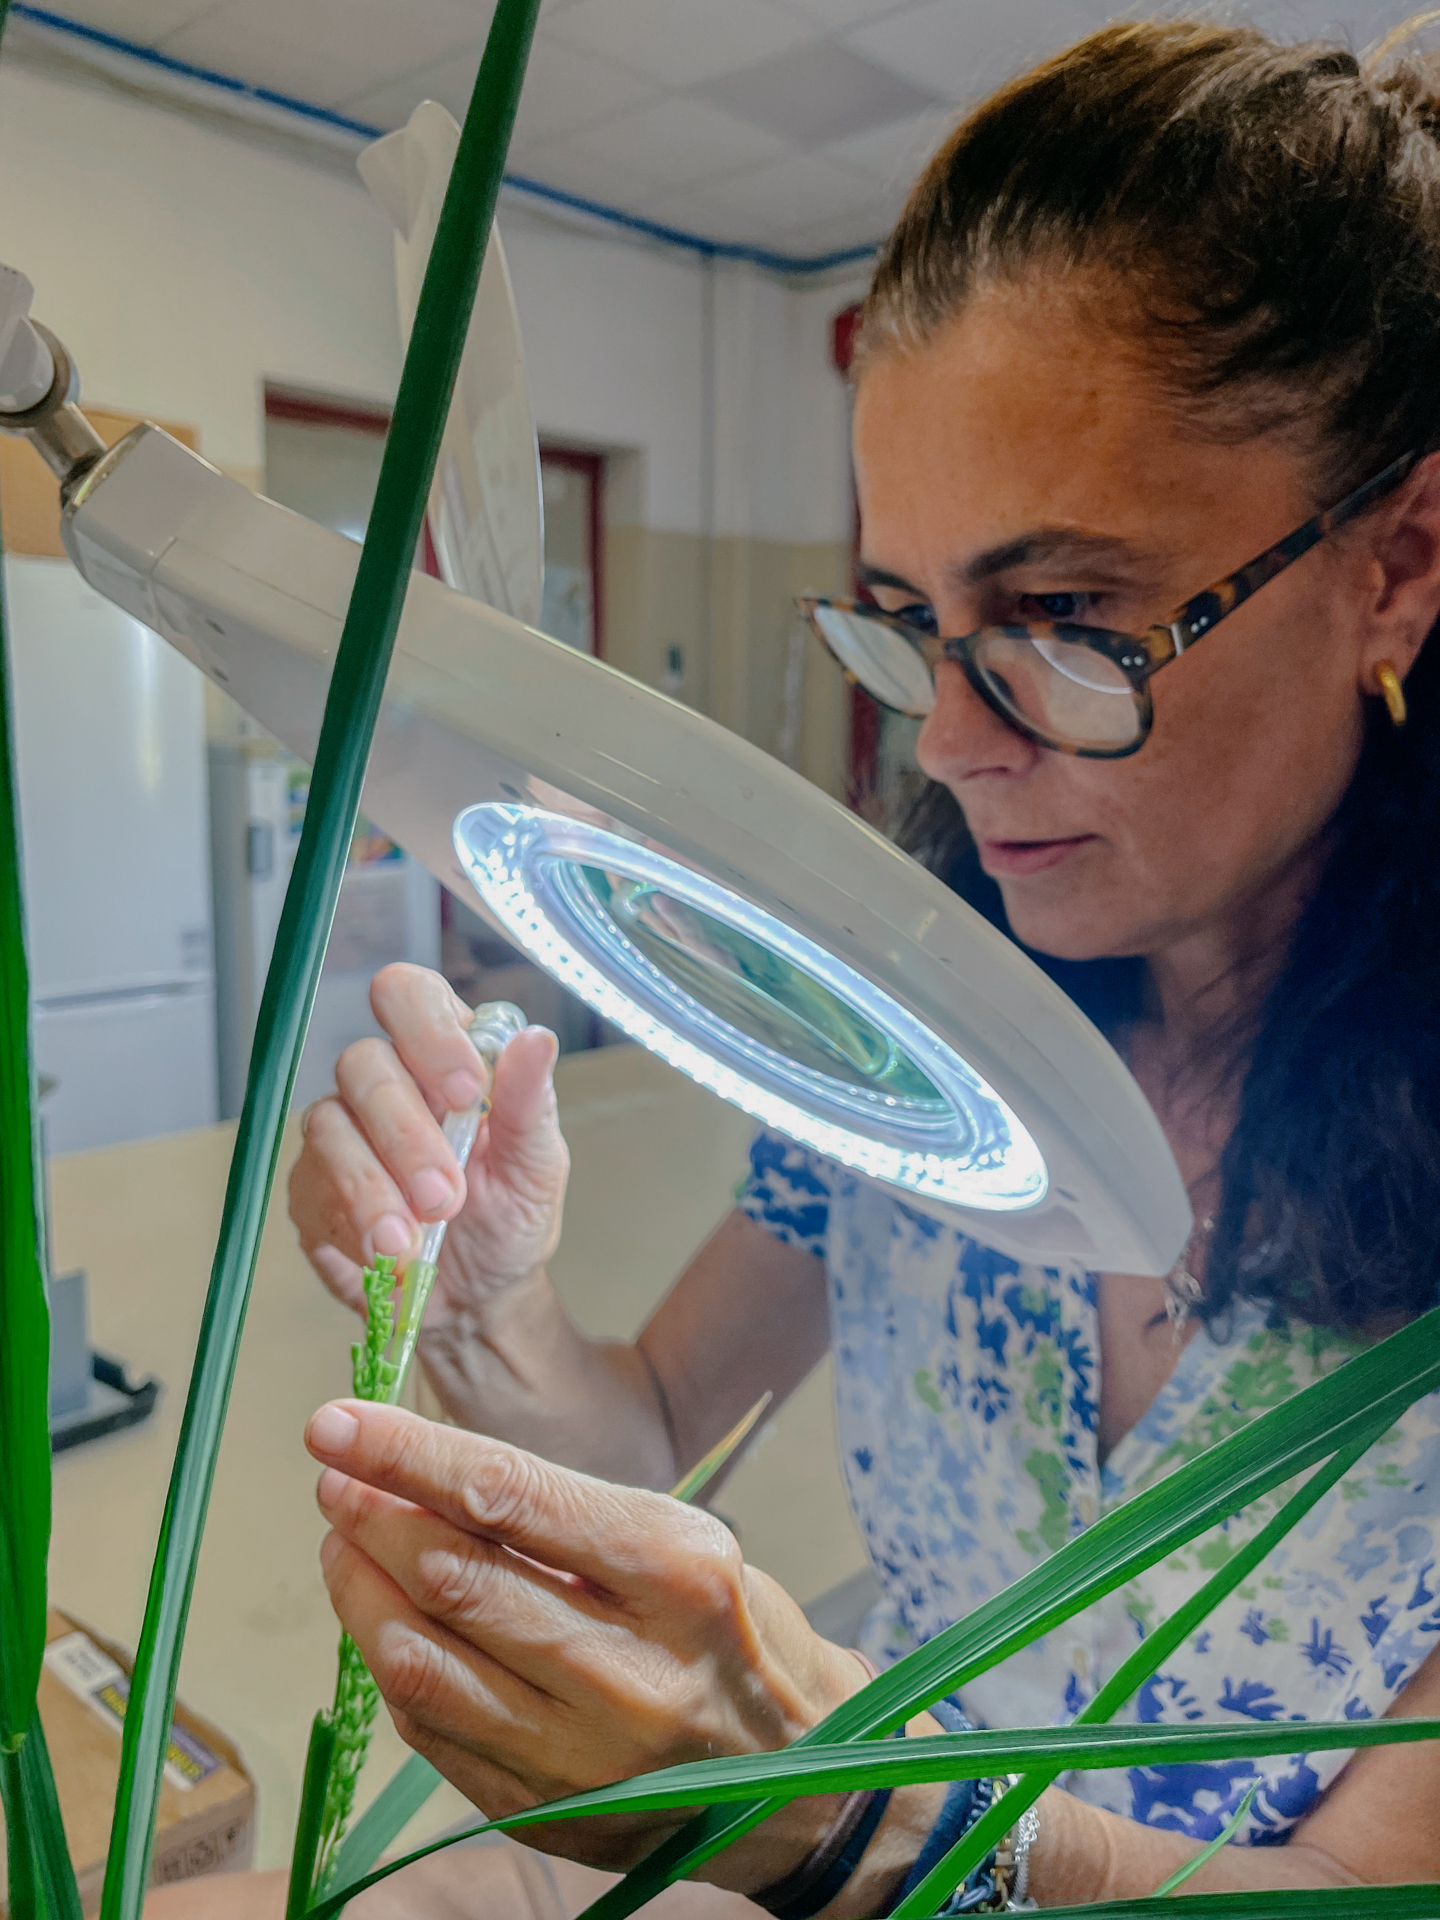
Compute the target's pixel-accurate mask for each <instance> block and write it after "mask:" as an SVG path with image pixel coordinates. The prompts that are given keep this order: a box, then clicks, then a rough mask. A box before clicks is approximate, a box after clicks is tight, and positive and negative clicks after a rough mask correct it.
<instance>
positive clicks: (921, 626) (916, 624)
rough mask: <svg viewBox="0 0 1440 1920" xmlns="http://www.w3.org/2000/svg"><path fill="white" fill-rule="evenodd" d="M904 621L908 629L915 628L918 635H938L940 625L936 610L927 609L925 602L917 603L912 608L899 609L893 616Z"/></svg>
mask: <svg viewBox="0 0 1440 1920" xmlns="http://www.w3.org/2000/svg"><path fill="white" fill-rule="evenodd" d="M893 617H894V618H895V619H896V620H902V621H903V622H904V623H905V625H906V626H907V627H913V628H914V629H915V631H916V633H930V634H933V633H938V632H939V630H940V629H939V623H938V622H937V620H936V618H935V609H934V608H933V607H927V606H926V605H925V604H924V602H923V601H917V602H916V604H915V605H914V606H911V607H897V608H896V609H895V613H894V616H893Z"/></svg>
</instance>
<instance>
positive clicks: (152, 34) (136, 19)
mask: <svg viewBox="0 0 1440 1920" xmlns="http://www.w3.org/2000/svg"><path fill="white" fill-rule="evenodd" d="M214 6H215V0H144V5H140V4H137V0H65V4H64V7H63V12H64V16H65V18H66V19H67V20H78V21H79V23H80V25H81V26H82V27H98V28H99V29H100V31H101V32H102V33H113V34H117V35H118V36H119V37H120V39H122V40H134V41H136V42H138V43H139V44H140V45H141V46H144V47H151V46H154V44H155V42H156V41H157V40H159V39H161V38H163V36H164V35H165V34H167V33H174V32H175V30H176V29H177V28H178V27H186V26H189V24H190V22H191V21H192V20H198V19H199V18H200V16H201V14H204V13H209V12H211V11H212V10H213V8H214Z"/></svg>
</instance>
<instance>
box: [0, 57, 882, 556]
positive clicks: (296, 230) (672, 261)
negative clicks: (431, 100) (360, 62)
mask: <svg viewBox="0 0 1440 1920" xmlns="http://www.w3.org/2000/svg"><path fill="white" fill-rule="evenodd" d="M502 228H503V230H504V233H505V240H506V247H507V251H508V253H509V256H510V264H511V269H512V274H513V278H514V283H515V291H516V298H517V301H518V304H519V307H520V314H521V323H522V328H523V332H524V337H525V341H526V349H527V354H528V359H529V365H530V375H531V386H532V391H533V394H534V401H535V410H536V415H537V419H538V422H539V424H540V427H541V429H542V431H543V432H545V433H547V434H550V435H553V436H555V437H563V438H568V439H574V440H577V441H580V442H582V443H589V444H591V445H595V446H600V447H608V448H616V449H619V448H624V449H631V450H635V451H636V452H638V454H639V455H640V459H639V461H638V463H637V466H636V469H635V473H636V479H637V481H638V484H637V485H636V486H635V487H633V488H632V489H631V490H630V491H631V496H632V497H631V500H630V502H629V513H628V515H627V513H626V503H625V501H624V500H623V498H621V499H617V500H616V501H615V503H614V504H615V506H616V507H617V508H618V509H619V510H620V512H619V517H621V518H626V517H631V516H633V520H634V522H635V523H636V524H640V525H644V526H648V527H653V528H655V529H658V530H663V531H670V532H684V533H699V532H716V533H720V534H729V535H740V536H750V537H757V538H762V539H769V540H780V541H819V540H842V539H844V538H845V537H846V536H847V533H848V522H849V496H848V482H847V478H846V468H845V433H846V415H845V399H844V393H843V390H842V387H841V384H840V382H839V380H838V379H837V377H836V376H835V374H834V372H833V371H832V369H831V368H830V365H829V320H830V316H831V315H832V314H833V313H834V312H835V311H836V309H837V308H839V307H840V306H843V305H844V304H845V302H846V300H847V299H848V298H850V297H852V295H853V286H852V285H850V284H845V285H838V286H821V287H813V286H808V285H805V284H803V283H801V284H782V283H781V282H778V281H776V280H774V279H771V278H767V277H766V276H763V275H761V274H758V273H756V272H755V271H753V270H752V269H749V268H744V267H735V266H726V265H722V266H719V267H717V268H714V269H707V268H706V267H705V265H704V264H703V263H702V262H701V261H700V260H698V259H697V258H695V257H694V256H692V255H688V254H683V253H678V252H675V251H672V250H660V249H654V248H650V247H648V246H641V245H636V244H633V243H630V242H627V241H622V240H611V239H607V238H603V237H593V236H591V235H590V234H588V233H582V232H576V231H571V230H567V229H565V228H562V227H558V226H555V225H553V224H547V223H542V222H541V221H540V220H539V219H537V218H536V217H534V216H533V215H530V214H526V213H523V212H521V211H520V210H519V209H518V207H517V206H516V205H514V204H513V203H512V204H510V205H507V206H506V208H505V209H504V211H503V212H502ZM0 259H4V260H6V261H8V262H10V263H11V264H13V265H15V266H18V267H20V268H21V269H22V270H23V271H24V272H25V273H27V274H29V276H30V278H31V279H32V280H33V281H34V282H35V286H36V309H35V310H36V314H37V317H38V318H40V319H42V320H43V321H45V322H46V323H47V324H48V325H49V326H51V327H52V328H53V329H54V330H55V331H56V332H57V333H59V334H60V335H61V337H62V338H63V339H65V340H66V341H67V343H68V344H69V346H70V347H71V348H72V350H73V351H74V353H75V354H76V357H77V359H78V360H79V363H80V367H81V370H82V374H83V376H84V381H85V391H86V392H87V393H88V394H89V395H90V396H91V397H92V398H93V399H94V400H96V401H97V402H102V401H103V402H107V403H109V404H111V405H113V406H115V407H118V408H126V409H131V410H134V411H140V412H146V413H150V414H155V415H158V416H161V417H168V418H171V419H178V420H184V421H187V422H191V423H193V424H195V425H196V426H198V427H199V429H200V432H201V436H202V441H201V444H202V446H203V449H204V451H205V453H206V454H207V455H208V457H209V458H210V459H212V460H214V461H215V462H216V463H217V464H218V465H220V466H223V467H226V468H228V469H232V470H236V471H238V472H241V473H244V474H245V475H246V476H247V477H250V478H254V477H258V474H259V471H260V468H261V465H262V460H263V450H262V428H263V422H262V409H261V389H262V384H263V382H264V380H265V379H266V378H267V377H269V378H272V379H279V380H285V381H293V382H296V383H298V384H301V385H309V386H316V387H322V388H326V387H328V388H333V389H335V390H337V391H341V392H347V393H355V394H365V395H372V396H375V397H377V398H384V397H386V396H387V395H389V394H391V393H392V392H393V390H394V385H395V380H396V378H397V376H398V371H399V342H398V336H397V328H396V321H395V302H394V293H393V288H392V279H391V261H390V238H389V233H388V229H387V227H386V224H385V222H384V221H383V219H382V218H381V216H380V214H379V213H378V212H377V211H376V210H375V209H374V208H373V207H372V205H371V203H370V200H369V197H368V195H366V193H365V192H364V190H363V189H362V188H361V187H360V185H359V183H358V181H357V182H355V183H353V184H352V183H351V182H350V181H349V180H348V179H347V178H346V177H345V176H344V175H343V174H342V173H338V172H336V171H334V170H333V168H331V167H323V166H311V165H308V164H307V163H306V162H305V161H303V160H298V159H292V158H289V157H287V156H285V155H283V154H280V153H276V152H273V151H269V150H267V149H265V148H263V147H259V146H254V145H251V144H250V143H248V142H246V141H243V140H241V139H237V138H236V137H234V136H233V135H232V134H230V133H227V132H224V131H220V130H211V129H210V128H208V127H206V126H203V125H200V124H197V123H196V122H195V121H193V120H191V119H187V118H185V117H182V116H181V115H179V114H176V113H173V112H167V111H165V110H164V109H162V108H158V107H155V106H151V105H147V104H144V103H141V102H137V101H134V100H131V99H128V98H125V97H123V96H119V95H116V94H114V93H110V92H107V91H104V90H102V89H99V88H97V87H95V86H93V85H75V86H71V85H68V84H66V83H64V82H63V81H59V80H56V79H54V78H53V77H50V76H48V75H40V74H38V73H35V72H33V71H30V70H28V69H26V68H24V67H22V66H16V65H13V64H12V65H9V66H0ZM707 280H709V281H710V285H709V286H708V288H707ZM707 300H708V301H709V302H710V303H711V304H710V318H709V323H708V324H707V312H706V307H707ZM707 352H709V353H713V368H714V403H713V418H711V417H709V416H708V415H707V405H706V376H707ZM710 463H713V464H710ZM707 464H709V465H710V473H709V482H710V484H709V486H708V488H707V484H706V480H707V474H706V468H707ZM707 521H708V524H707Z"/></svg>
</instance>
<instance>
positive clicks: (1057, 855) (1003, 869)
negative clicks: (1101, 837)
mask: <svg viewBox="0 0 1440 1920" xmlns="http://www.w3.org/2000/svg"><path fill="white" fill-rule="evenodd" d="M1095 838H1096V835H1095V834H1093V833H1079V834H1076V835H1075V836H1074V838H1073V839H1070V840H982V841H981V842H980V864H981V866H982V867H984V869H985V871H986V873H988V874H992V875H994V874H1001V873H1016V874H1024V873H1043V872H1044V871H1045V869H1046V868H1047V867H1058V866H1059V864H1060V862H1061V861H1062V860H1068V859H1069V858H1070V855H1071V854H1072V853H1076V852H1078V851H1079V849H1080V848H1081V847H1088V846H1089V845H1090V843H1091V841H1092V840H1094V839H1095Z"/></svg>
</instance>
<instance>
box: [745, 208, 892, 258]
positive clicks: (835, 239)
mask: <svg viewBox="0 0 1440 1920" xmlns="http://www.w3.org/2000/svg"><path fill="white" fill-rule="evenodd" d="M890 226H891V222H890V220H888V219H887V218H885V217H884V216H883V215H881V214H878V213H866V212H863V211H861V212H856V213H842V214H839V215H838V216H837V217H836V218H835V219H833V220H806V221H803V222H801V223H799V224H797V225H796V226H793V227H782V228H780V229H778V230H777V231H776V232H775V233H774V234H772V235H771V238H770V242H769V244H770V246H771V247H773V248H774V250H775V252H777V253H788V254H791V255H793V256H795V257H796V258H798V259H801V260H814V259H816V258H817V257H818V256H819V255H820V254H823V253H841V252H848V251H849V250H850V248H852V247H866V248H873V247H874V246H875V245H876V244H877V242H879V241H880V240H882V239H884V237H885V235H886V234H887V233H888V232H889V230H890Z"/></svg>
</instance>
